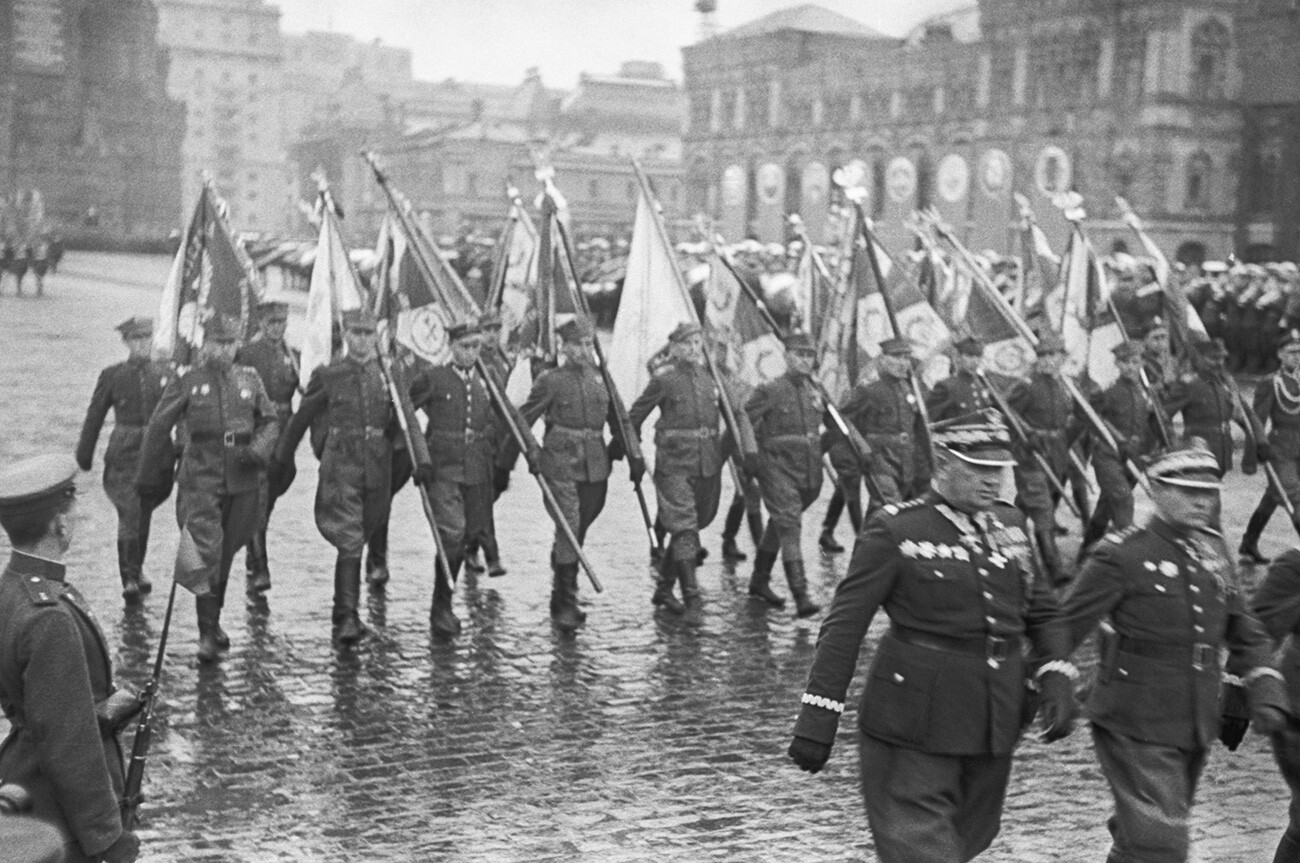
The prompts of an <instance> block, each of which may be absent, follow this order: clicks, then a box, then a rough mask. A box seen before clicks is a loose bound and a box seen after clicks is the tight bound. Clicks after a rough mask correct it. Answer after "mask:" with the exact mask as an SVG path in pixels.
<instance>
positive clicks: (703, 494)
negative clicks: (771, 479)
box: [628, 323, 756, 622]
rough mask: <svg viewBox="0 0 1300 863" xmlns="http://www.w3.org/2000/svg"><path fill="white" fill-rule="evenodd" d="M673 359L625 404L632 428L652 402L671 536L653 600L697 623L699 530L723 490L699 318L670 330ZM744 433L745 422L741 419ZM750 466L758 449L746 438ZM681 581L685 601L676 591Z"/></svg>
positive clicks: (659, 484) (658, 488) (715, 400)
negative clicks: (696, 575) (628, 407)
mask: <svg viewBox="0 0 1300 863" xmlns="http://www.w3.org/2000/svg"><path fill="white" fill-rule="evenodd" d="M668 344H669V352H670V354H671V356H672V362H671V363H670V364H669V365H668V366H667V367H665V368H664V369H663V370H662V371H661V372H660V373H659V374H657V375H655V376H654V377H652V378H651V379H650V383H649V384H647V385H646V388H645V391H644V392H643V393H641V395H640V396H638V397H637V400H636V401H635V402H633V403H632V407H631V409H630V410H629V411H628V419H629V421H630V422H631V424H632V428H633V429H634V430H635V431H636V433H637V436H638V437H639V436H640V433H641V426H642V424H644V423H645V421H646V418H647V417H649V416H650V413H651V412H652V411H653V410H654V409H655V408H658V409H659V420H658V422H657V423H656V424H655V474H654V481H655V492H656V493H657V497H658V504H659V506H658V510H659V520H660V521H661V522H662V523H663V526H664V527H665V528H666V529H667V531H668V533H669V534H670V535H671V539H670V540H669V543H668V549H667V551H666V552H665V554H664V556H663V559H662V560H661V561H660V563H659V580H658V583H657V585H656V587H655V592H654V596H653V597H652V598H651V601H652V602H653V603H654V604H655V605H656V606H662V607H663V608H665V609H667V610H668V611H671V612H673V613H675V614H682V613H683V612H685V613H686V615H687V618H688V620H690V621H692V622H699V618H700V611H701V607H702V603H701V600H700V585H699V582H698V580H697V579H696V577H695V566H696V555H697V554H698V553H699V550H700V530H701V529H702V528H705V527H707V526H708V525H709V524H710V523H712V521H713V518H714V516H716V515H717V513H718V502H719V499H720V498H721V495H722V465H723V446H722V443H721V441H720V440H719V439H718V422H719V417H720V404H721V402H720V399H721V395H722V394H721V393H719V392H718V387H717V384H716V383H715V382H714V380H713V376H712V375H710V374H709V372H708V370H707V369H706V368H705V366H704V337H703V334H702V330H701V329H700V325H699V324H696V323H683V324H679V325H678V326H677V329H675V330H673V332H672V333H671V334H670V335H669V336H668ZM737 421H738V422H741V423H742V429H741V436H742V438H744V437H745V436H746V435H745V432H746V430H747V426H745V425H744V424H743V423H744V421H743V420H740V419H739V417H738V418H737ZM748 444H749V455H748V461H749V462H750V466H751V467H754V466H755V465H754V458H755V455H756V453H755V452H754V450H755V447H754V445H753V442H752V440H750V441H748ZM675 582H677V583H680V584H681V586H682V600H684V602H685V606H683V604H682V603H681V602H678V601H677V598H676V597H674V596H673V585H674V583H675Z"/></svg>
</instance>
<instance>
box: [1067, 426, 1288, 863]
mask: <svg viewBox="0 0 1300 863" xmlns="http://www.w3.org/2000/svg"><path fill="white" fill-rule="evenodd" d="M1218 473H1219V463H1218V461H1217V460H1216V459H1215V457H1214V455H1213V453H1211V452H1210V451H1209V450H1208V449H1206V448H1205V447H1204V446H1203V445H1202V444H1201V443H1200V442H1199V441H1196V440H1194V439H1193V441H1192V443H1191V444H1190V445H1189V446H1184V447H1179V448H1177V449H1174V450H1171V451H1168V452H1166V453H1165V454H1164V455H1162V456H1160V457H1159V458H1157V459H1156V461H1155V462H1153V463H1152V465H1151V467H1150V468H1149V469H1148V470H1147V478H1148V479H1149V480H1150V484H1151V498H1152V501H1153V502H1154V504H1155V508H1156V514H1155V517H1154V518H1153V519H1152V520H1151V522H1150V523H1149V524H1148V525H1147V526H1146V527H1136V526H1135V527H1129V528H1127V529H1124V530H1121V531H1119V532H1118V533H1115V534H1111V535H1109V536H1108V537H1107V538H1106V539H1105V540H1104V541H1103V542H1101V543H1100V544H1098V545H1097V547H1096V548H1095V549H1094V550H1093V552H1092V554H1091V556H1090V557H1089V558H1088V560H1087V561H1086V562H1085V563H1084V565H1083V569H1082V570H1081V571H1080V573H1079V577H1078V579H1077V580H1076V581H1075V582H1074V584H1073V585H1072V587H1071V588H1070V591H1069V593H1068V594H1067V595H1066V596H1065V598H1064V599H1063V600H1062V613H1061V617H1062V623H1063V624H1064V625H1065V626H1066V628H1067V631H1068V633H1069V637H1070V645H1071V648H1072V649H1073V648H1074V647H1077V646H1078V645H1079V644H1080V643H1081V642H1082V641H1083V640H1084V639H1085V638H1086V637H1087V636H1088V635H1089V634H1090V633H1091V632H1092V630H1093V629H1095V628H1096V627H1097V624H1098V623H1099V622H1100V621H1101V620H1102V618H1103V617H1104V618H1107V619H1108V620H1109V623H1110V626H1111V628H1112V629H1113V631H1114V635H1113V636H1112V637H1110V639H1109V644H1107V645H1106V646H1105V647H1104V648H1103V651H1102V652H1103V657H1102V663H1101V668H1100V670H1099V672H1098V678H1097V681H1096V682H1095V683H1094V685H1093V687H1092V693H1091V695H1090V696H1089V698H1088V702H1087V705H1086V709H1087V714H1088V718H1089V719H1090V720H1091V722H1092V733H1093V743H1094V748H1095V749H1096V752H1097V759H1098V761H1099V762H1100V763H1101V769H1102V773H1104V774H1105V776H1106V779H1107V781H1108V782H1109V784H1110V787H1111V792H1112V794H1113V796H1114V799H1115V812H1114V815H1112V816H1111V819H1110V823H1109V826H1110V833H1111V837H1112V839H1113V845H1112V848H1111V852H1110V858H1109V859H1111V860H1115V861H1128V860H1133V861H1137V860H1140V861H1142V863H1183V861H1185V860H1186V859H1187V854H1188V828H1187V821H1188V817H1189V815H1190V814H1191V807H1192V798H1193V795H1194V793H1195V790H1196V783H1197V779H1198V778H1199V776H1200V774H1201V770H1202V768H1203V767H1204V766H1205V759H1206V755H1207V754H1208V752H1209V749H1210V746H1211V744H1212V743H1213V742H1214V740H1215V738H1216V737H1217V736H1219V733H1220V714H1221V710H1220V703H1221V702H1220V688H1221V677H1222V675H1223V672H1224V671H1226V672H1227V673H1228V674H1231V675H1235V676H1237V677H1239V678H1240V679H1241V680H1242V682H1243V684H1245V686H1246V688H1247V696H1248V698H1249V701H1250V708H1251V718H1252V721H1253V722H1254V724H1255V727H1256V729H1257V730H1258V731H1260V732H1262V733H1265V734H1267V733H1271V732H1274V731H1279V730H1281V729H1282V728H1283V727H1284V726H1285V725H1286V721H1287V717H1286V713H1285V710H1286V704H1287V702H1286V696H1285V691H1284V689H1283V687H1282V681H1281V675H1280V674H1278V672H1277V671H1275V670H1274V669H1273V668H1271V667H1270V666H1269V663H1270V660H1271V657H1272V642H1271V640H1270V639H1269V637H1268V634H1267V633H1266V632H1265V631H1264V628H1263V626H1262V625H1261V624H1260V623H1259V621H1257V620H1256V619H1255V618H1254V617H1252V616H1251V615H1250V612H1249V610H1248V609H1247V606H1246V598H1245V596H1244V595H1243V591H1242V585H1241V583H1240V580H1239V578H1238V575H1237V573H1236V572H1235V568H1234V566H1233V562H1232V559H1231V557H1230V556H1229V554H1228V547H1227V544H1226V543H1225V542H1224V540H1223V536H1222V535H1220V534H1219V533H1218V531H1216V530H1214V529H1212V528H1211V527H1210V525H1211V523H1212V521H1213V519H1214V518H1215V516H1216V514H1217V512H1218V505H1219V477H1218ZM1224 648H1227V653H1228V659H1227V663H1226V665H1225V664H1223V663H1221V662H1220V654H1221V653H1222V652H1223V649H1224Z"/></svg>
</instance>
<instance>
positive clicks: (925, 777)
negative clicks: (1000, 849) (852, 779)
mask: <svg viewBox="0 0 1300 863" xmlns="http://www.w3.org/2000/svg"><path fill="white" fill-rule="evenodd" d="M858 754H859V757H860V764H861V772H862V800H863V802H864V803H865V804H866V809H867V823H868V824H869V825H870V827H871V836H872V838H873V839H874V840H875V843H876V856H877V857H878V858H879V859H880V863H965V861H967V860H970V859H971V858H973V857H975V855H977V854H979V853H980V852H982V851H984V850H985V849H986V848H988V847H989V845H991V844H992V843H993V839H994V838H995V837H996V836H997V835H998V830H999V829H1001V826H1002V803H1003V800H1004V799H1005V797H1006V792H1007V780H1008V779H1009V777H1010V775H1011V756H1010V755H932V754H930V753H928V752H920V751H917V750H915V749H904V748H902V747H899V746H892V745H890V744H888V743H884V742H882V741H880V740H877V739H875V738H874V737H871V736H869V735H866V734H860V736H859V741H858Z"/></svg>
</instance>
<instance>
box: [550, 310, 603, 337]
mask: <svg viewBox="0 0 1300 863" xmlns="http://www.w3.org/2000/svg"><path fill="white" fill-rule="evenodd" d="M555 332H556V333H557V334H558V335H559V337H560V338H562V339H564V340H565V341H566V342H576V341H580V340H581V339H591V338H595V336H596V328H595V327H593V326H592V325H591V321H589V320H587V319H586V318H585V317H583V316H582V315H578V316H577V317H576V318H573V319H572V320H569V321H565V322H564V323H563V324H561V325H560V326H558V327H556V328H555Z"/></svg>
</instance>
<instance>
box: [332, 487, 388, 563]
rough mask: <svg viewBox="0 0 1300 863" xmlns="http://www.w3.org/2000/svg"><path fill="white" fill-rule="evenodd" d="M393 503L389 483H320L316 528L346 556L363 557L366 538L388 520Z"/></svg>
mask: <svg viewBox="0 0 1300 863" xmlns="http://www.w3.org/2000/svg"><path fill="white" fill-rule="evenodd" d="M392 502H393V493H392V489H391V488H390V487H389V485H388V483H385V484H384V485H382V486H376V487H358V486H355V485H348V484H343V483H326V482H318V483H317V485H316V527H317V528H318V529H319V530H320V533H321V536H323V537H325V539H326V541H328V542H329V544H330V545H332V546H334V547H335V548H337V549H338V551H339V554H340V555H342V556H344V557H361V552H362V550H363V549H364V548H365V546H366V541H367V540H369V539H370V536H371V534H373V533H374V532H375V529H376V528H378V527H379V526H380V525H382V524H384V523H386V522H387V521H388V511H389V507H390V506H391V504H392Z"/></svg>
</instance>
